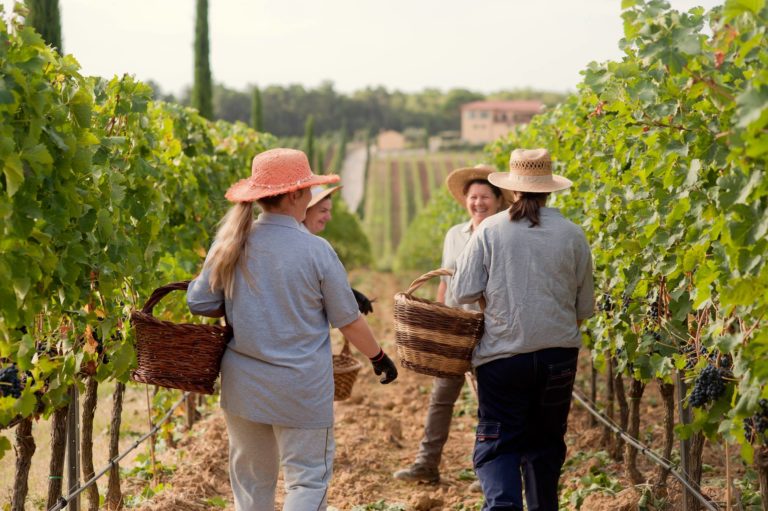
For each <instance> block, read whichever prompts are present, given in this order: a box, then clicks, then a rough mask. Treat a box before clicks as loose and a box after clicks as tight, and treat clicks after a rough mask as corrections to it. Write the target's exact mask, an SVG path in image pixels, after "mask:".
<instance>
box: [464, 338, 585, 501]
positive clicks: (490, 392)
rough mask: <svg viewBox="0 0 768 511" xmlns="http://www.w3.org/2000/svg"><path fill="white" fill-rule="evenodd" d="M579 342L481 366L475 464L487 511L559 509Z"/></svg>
mask: <svg viewBox="0 0 768 511" xmlns="http://www.w3.org/2000/svg"><path fill="white" fill-rule="evenodd" d="M578 355H579V350H578V348H549V349H545V350H540V351H535V352H533V353H523V354H520V355H515V356H513V357H509V358H503V359H499V360H494V361H493V362H488V363H487V364H483V365H481V366H479V367H478V368H477V390H478V401H479V409H478V416H479V423H478V426H477V437H476V440H475V453H474V465H475V472H476V473H477V477H478V479H479V480H480V484H481V485H482V487H483V494H484V495H485V505H484V506H483V510H488V511H491V510H492V511H499V510H519V511H522V509H523V497H522V493H523V491H522V490H523V487H522V480H521V474H522V479H523V480H524V481H525V500H526V502H527V504H528V510H529V511H557V483H558V480H559V478H560V469H561V468H562V466H563V462H564V461H565V440H564V437H565V431H566V428H567V426H568V412H569V411H570V408H571V391H572V390H573V381H574V378H575V376H576V362H577V359H578Z"/></svg>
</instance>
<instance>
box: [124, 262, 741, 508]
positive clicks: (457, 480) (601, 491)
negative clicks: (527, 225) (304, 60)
mask: <svg viewBox="0 0 768 511" xmlns="http://www.w3.org/2000/svg"><path fill="white" fill-rule="evenodd" d="M410 280H411V279H410V278H403V279H400V281H399V282H398V281H396V280H395V278H394V277H393V276H392V275H391V274H383V273H373V272H368V273H354V274H353V275H352V276H351V282H352V285H353V286H354V287H356V288H358V289H360V290H362V291H363V292H365V293H366V294H368V295H369V296H372V297H377V300H376V302H375V304H374V309H375V311H374V315H373V316H369V323H370V324H371V327H372V328H373V330H374V332H375V333H376V336H377V338H378V339H379V340H380V341H381V342H383V343H384V346H385V349H386V350H387V351H388V352H389V353H390V354H393V355H394V352H395V349H394V346H393V337H394V332H393V327H392V322H391V318H392V297H393V295H394V294H395V293H396V292H397V291H400V290H402V289H405V287H406V286H407V284H408V283H409V281H410ZM429 292H434V290H427V292H426V293H425V295H424V296H428V294H429ZM333 337H334V351H335V352H337V351H338V350H339V347H340V345H341V338H340V336H339V335H338V332H334V333H333ZM357 355H358V356H359V354H357ZM360 360H361V361H363V358H362V356H360ZM588 360H589V353H588V352H587V351H586V350H584V351H583V352H582V354H581V369H580V374H579V379H580V380H581V383H580V384H579V385H581V386H582V387H583V388H584V383H583V382H585V381H587V380H588V378H589V371H588ZM430 386H431V378H429V377H427V376H423V375H419V374H416V373H413V372H411V371H408V370H405V369H401V370H400V377H399V379H398V380H397V381H396V382H394V383H393V384H391V385H387V386H382V385H380V384H379V383H378V382H377V381H376V379H375V376H374V375H373V373H372V371H371V369H370V366H369V365H368V363H367V362H364V369H363V370H362V371H361V373H360V375H359V376H358V379H357V382H356V384H355V387H354V390H353V393H352V397H351V398H350V399H349V400H346V401H342V402H337V403H336V404H335V438H336V458H335V462H334V476H333V482H332V485H331V490H330V493H329V498H328V502H329V505H330V506H332V507H333V508H335V509H337V510H344V511H348V510H354V511H365V510H368V509H371V510H384V511H397V510H403V509H407V510H414V511H427V510H431V511H437V510H479V509H480V506H481V503H482V497H481V496H480V495H477V494H473V493H470V492H469V485H470V484H471V482H472V480H473V479H474V475H473V472H472V470H471V469H472V460H471V454H472V446H473V443H474V426H475V421H476V419H475V407H476V405H475V402H474V398H473V396H472V394H471V392H470V391H469V389H468V387H467V386H466V385H465V388H464V392H463V394H462V396H461V398H460V400H459V402H457V404H456V407H455V409H454V420H453V422H452V426H451V433H450V438H449V441H448V443H447V445H446V448H445V451H444V455H443V460H442V464H441V467H440V469H441V475H442V481H441V483H440V484H437V485H426V484H411V483H405V482H401V481H396V480H394V479H392V477H391V474H392V472H394V471H395V470H397V469H398V468H402V467H405V466H407V465H408V464H410V463H411V462H412V461H413V458H414V455H415V454H416V451H417V447H418V442H419V440H420V438H421V434H422V426H423V422H424V417H425V413H426V408H427V404H428V400H429V391H430ZM659 401H660V400H659V399H658V394H657V392H656V391H655V385H652V386H650V387H649V389H648V392H647V395H646V398H644V403H645V404H644V413H643V420H642V428H641V431H643V438H644V439H645V440H646V441H649V440H651V439H654V438H655V440H652V441H651V445H654V446H657V447H658V446H659V445H660V444H661V423H662V420H661V417H662V410H661V407H660V405H659ZM601 436H602V429H601V428H599V427H593V426H591V425H590V421H589V416H588V415H587V413H586V412H585V411H584V409H583V408H581V407H580V406H578V405H575V404H574V407H573V409H572V412H571V417H570V420H569V431H568V435H567V437H566V442H567V444H568V449H569V450H568V460H567V462H566V466H565V469H564V474H563V477H562V478H561V482H562V486H563V487H562V490H561V500H562V501H563V502H564V505H565V508H564V509H576V506H577V505H578V506H580V508H581V509H583V510H589V511H608V510H625V511H629V510H633V509H638V508H637V502H638V500H639V499H640V498H641V494H640V493H638V492H637V491H635V490H634V489H633V488H631V487H630V486H631V485H629V484H628V483H627V481H626V479H625V478H624V475H623V469H624V467H623V464H621V463H617V462H614V461H612V460H610V459H609V458H608V457H607V455H605V454H604V452H601V451H602V448H601V447H600V438H601ZM722 459H723V457H722V450H719V446H714V447H712V446H708V447H707V449H706V450H705V458H704V462H705V463H707V464H708V465H710V466H714V467H716V468H715V469H712V470H713V474H712V476H713V477H714V476H716V475H717V474H716V473H715V472H717V471H719V470H721V468H722V467H718V465H721V464H722V463H721V462H719V461H718V460H722ZM639 461H640V469H641V470H642V471H643V473H644V474H646V475H648V476H649V477H650V476H652V474H653V471H654V470H655V466H653V465H651V464H650V463H648V462H647V461H646V460H645V459H644V458H642V457H641V458H640V460H639ZM163 463H164V464H166V465H167V466H172V465H176V466H177V467H178V468H177V469H176V471H175V472H174V473H173V475H172V476H169V477H168V478H167V479H166V481H165V482H166V483H169V485H170V486H168V487H166V488H165V489H164V490H163V491H161V492H159V493H158V494H157V495H156V496H155V497H154V498H153V499H152V500H151V501H148V502H146V503H145V504H144V505H143V506H139V509H141V510H143V511H150V510H152V511H160V510H163V511H182V510H183V511H187V510H203V509H226V510H230V511H231V510H234V507H233V505H232V496H231V489H230V487H229V481H228V472H227V439H226V428H225V426H224V423H223V419H222V417H221V414H220V412H219V411H218V410H216V411H214V413H213V414H212V415H210V416H209V417H207V418H206V419H205V420H204V421H202V422H200V423H198V425H197V426H196V427H195V429H194V431H193V432H192V434H190V435H186V436H185V438H184V440H183V441H182V442H181V444H180V448H179V449H176V450H175V451H172V452H169V453H167V454H166V455H165V458H163ZM736 465H738V462H735V463H734V466H736ZM733 468H734V467H732V469H733ZM742 473H743V471H742ZM736 477H737V478H738V477H739V475H738V474H737V475H736ZM670 483H671V484H670V485H669V487H668V492H669V494H668V496H667V497H666V498H661V499H659V498H656V499H655V500H650V502H651V504H650V505H649V506H648V507H647V508H645V509H648V510H661V509H679V507H680V506H679V486H678V485H677V484H674V483H673V482H672V479H670ZM128 486H129V487H132V490H131V492H132V493H140V492H141V488H142V487H145V486H146V482H145V481H133V482H129V484H128ZM715 486H716V484H715V483H713V484H711V485H709V486H708V487H707V488H706V490H707V493H709V494H710V495H711V496H712V497H713V498H715V500H720V501H722V500H723V497H724V494H723V492H724V490H723V489H722V487H720V488H715ZM641 490H642V489H641ZM645 498H646V499H647V496H646V497H645ZM647 500H648V499H647ZM281 504H282V495H281V492H280V490H279V493H278V507H277V509H280V505H281ZM398 505H401V507H398Z"/></svg>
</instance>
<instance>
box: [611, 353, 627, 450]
mask: <svg viewBox="0 0 768 511" xmlns="http://www.w3.org/2000/svg"><path fill="white" fill-rule="evenodd" d="M613 363H614V367H613V387H614V389H613V392H614V395H615V396H616V401H617V402H618V403H619V426H620V427H621V429H622V430H624V431H626V430H627V424H628V423H629V405H628V404H627V394H626V392H625V390H624V378H623V377H622V374H621V371H619V370H618V367H617V366H616V361H615V360H614V361H613ZM623 451H624V440H623V439H622V438H621V435H619V434H618V433H616V434H615V435H614V444H613V453H612V456H613V459H614V460H616V461H622V459H623Z"/></svg>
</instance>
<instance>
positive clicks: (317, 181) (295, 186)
mask: <svg viewBox="0 0 768 511" xmlns="http://www.w3.org/2000/svg"><path fill="white" fill-rule="evenodd" d="M340 179H341V178H340V177H339V176H337V175H336V174H328V175H322V176H318V175H313V176H312V177H310V178H309V179H307V180H306V181H302V182H300V183H285V184H283V185H277V186H276V185H272V186H259V185H257V184H255V183H254V182H253V181H252V179H251V178H250V177H248V178H245V179H241V180H240V181H238V182H237V183H235V184H233V185H232V186H230V187H229V190H227V193H226V194H225V195H224V196H225V197H226V198H227V199H228V200H229V201H231V202H253V201H256V200H259V199H263V198H264V197H272V196H274V195H280V194H283V193H289V192H295V191H296V190H301V189H302V188H310V187H312V186H318V185H327V184H331V183H338V182H339V180H340Z"/></svg>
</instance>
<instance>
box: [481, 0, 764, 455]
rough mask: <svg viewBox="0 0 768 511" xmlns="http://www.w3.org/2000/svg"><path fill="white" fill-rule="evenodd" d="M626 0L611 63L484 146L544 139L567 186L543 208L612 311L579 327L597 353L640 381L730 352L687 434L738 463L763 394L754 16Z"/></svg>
mask: <svg viewBox="0 0 768 511" xmlns="http://www.w3.org/2000/svg"><path fill="white" fill-rule="evenodd" d="M625 5H628V6H629V8H627V9H626V10H625V11H624V12H623V14H622V17H623V19H624V30H625V38H624V39H623V40H622V42H621V45H622V48H623V49H624V51H625V56H624V58H623V60H621V61H620V62H605V63H591V64H590V65H589V67H588V68H587V69H586V70H585V71H584V81H583V83H582V84H581V85H580V86H579V91H578V93H577V94H575V95H573V96H571V97H569V98H568V100H567V101H565V102H564V103H563V104H561V105H560V106H558V107H557V108H555V109H553V110H551V111H550V112H548V113H547V114H544V115H541V116H537V117H536V118H535V119H534V121H533V122H532V123H531V124H530V125H529V126H528V128H527V129H525V130H524V131H521V132H518V133H514V134H512V135H511V136H510V137H508V138H507V139H505V140H502V141H499V142H498V143H495V144H493V145H492V146H491V147H490V152H491V153H492V155H493V156H494V157H495V158H496V161H497V163H499V164H504V163H506V162H505V160H506V158H507V157H508V155H509V152H510V150H511V149H512V148H515V147H547V148H548V149H549V150H550V152H551V153H552V157H553V160H554V161H555V164H556V171H557V172H559V173H561V174H564V175H566V176H568V177H570V178H572V179H573V180H574V182H575V185H574V187H573V188H572V189H571V191H570V192H569V193H563V194H556V197H555V200H554V202H555V205H557V206H559V207H560V208H561V209H562V210H563V212H564V213H565V214H566V215H567V216H569V217H570V218H572V219H574V220H575V221H576V222H578V223H580V224H581V225H582V227H583V228H584V230H585V232H586V234H587V236H588V238H589V239H590V242H591V245H592V249H593V254H594V261H595V267H596V288H597V289H598V293H599V294H598V297H599V299H600V301H601V302H602V303H604V304H608V303H611V304H612V306H611V307H610V308H608V307H603V308H602V309H603V310H602V311H601V313H600V314H598V315H597V316H596V317H595V318H593V319H592V320H591V325H590V329H591V330H592V332H593V333H594V334H595V343H594V347H593V354H594V355H595V357H597V358H601V357H603V356H605V355H606V354H607V355H608V356H614V357H616V359H617V361H618V364H619V368H620V369H621V370H623V371H625V372H626V373H627V374H630V375H631V376H633V377H635V378H638V379H642V380H649V379H651V378H662V379H666V380H669V378H671V375H672V373H673V371H674V370H675V364H677V365H676V367H677V368H678V369H680V370H682V371H684V372H685V377H686V378H687V379H688V380H689V381H693V380H694V379H695V378H696V377H697V375H698V374H699V372H700V371H701V370H702V368H703V367H704V366H706V364H707V363H706V362H704V361H703V358H704V356H705V355H703V348H707V350H708V352H709V353H710V354H712V353H715V354H718V355H717V356H716V357H715V362H713V363H716V364H721V365H722V364H725V359H724V356H725V355H728V356H729V357H730V358H731V359H732V360H733V367H732V369H729V370H730V371H732V374H733V377H732V378H730V381H731V383H729V385H728V391H727V393H726V398H724V399H720V400H717V401H716V402H715V403H714V404H713V405H711V406H708V407H704V408H702V409H696V410H695V411H696V413H695V416H696V418H695V422H694V423H693V424H692V425H691V427H690V428H689V429H691V428H692V429H695V430H702V431H704V432H705V433H706V434H707V435H709V436H715V435H718V434H723V435H725V436H726V437H727V439H728V440H729V441H738V442H739V443H741V444H742V454H743V455H744V456H745V457H746V458H747V459H749V458H750V457H751V452H752V451H751V446H750V445H749V442H748V441H747V440H746V439H745V438H744V432H743V427H742V421H743V419H744V418H746V417H748V416H749V415H751V414H752V413H754V412H755V410H756V409H757V401H758V400H759V398H760V397H761V396H762V397H766V396H768V388H767V387H766V385H765V383H766V380H767V378H768V365H766V363H765V357H766V355H768V330H766V329H765V328H764V326H763V325H764V322H765V318H766V317H768V264H766V257H765V254H766V253H768V237H767V236H766V234H767V233H768V180H766V179H765V169H766V168H768V165H767V163H768V138H767V137H766V134H765V133H766V127H767V126H768V42H767V41H768V40H767V39H766V27H768V9H766V6H765V2H763V1H756V2H743V1H733V2H731V1H728V2H726V5H725V8H724V9H719V8H718V9H714V10H713V11H711V12H709V13H704V11H703V9H700V8H696V9H692V10H691V11H689V12H687V13H680V12H677V11H674V10H671V9H670V8H669V4H667V3H666V2H664V1H660V0H652V1H649V2H643V1H638V2H626V3H625ZM706 25H708V26H709V30H711V34H712V35H711V37H709V36H708V35H706V33H705V27H706ZM601 295H602V297H601ZM654 308H655V309H656V310H657V311H658V313H657V314H656V315H654V313H652V310H653V309H654ZM684 347H687V349H689V350H690V352H691V353H692V355H691V356H692V358H693V360H692V362H693V363H690V364H689V363H686V359H685V357H683V356H682V355H679V354H678V352H679V351H681V350H682V349H683V348H684ZM697 360H698V363H697ZM726 369H728V368H727V367H726ZM681 431H682V430H681Z"/></svg>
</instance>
